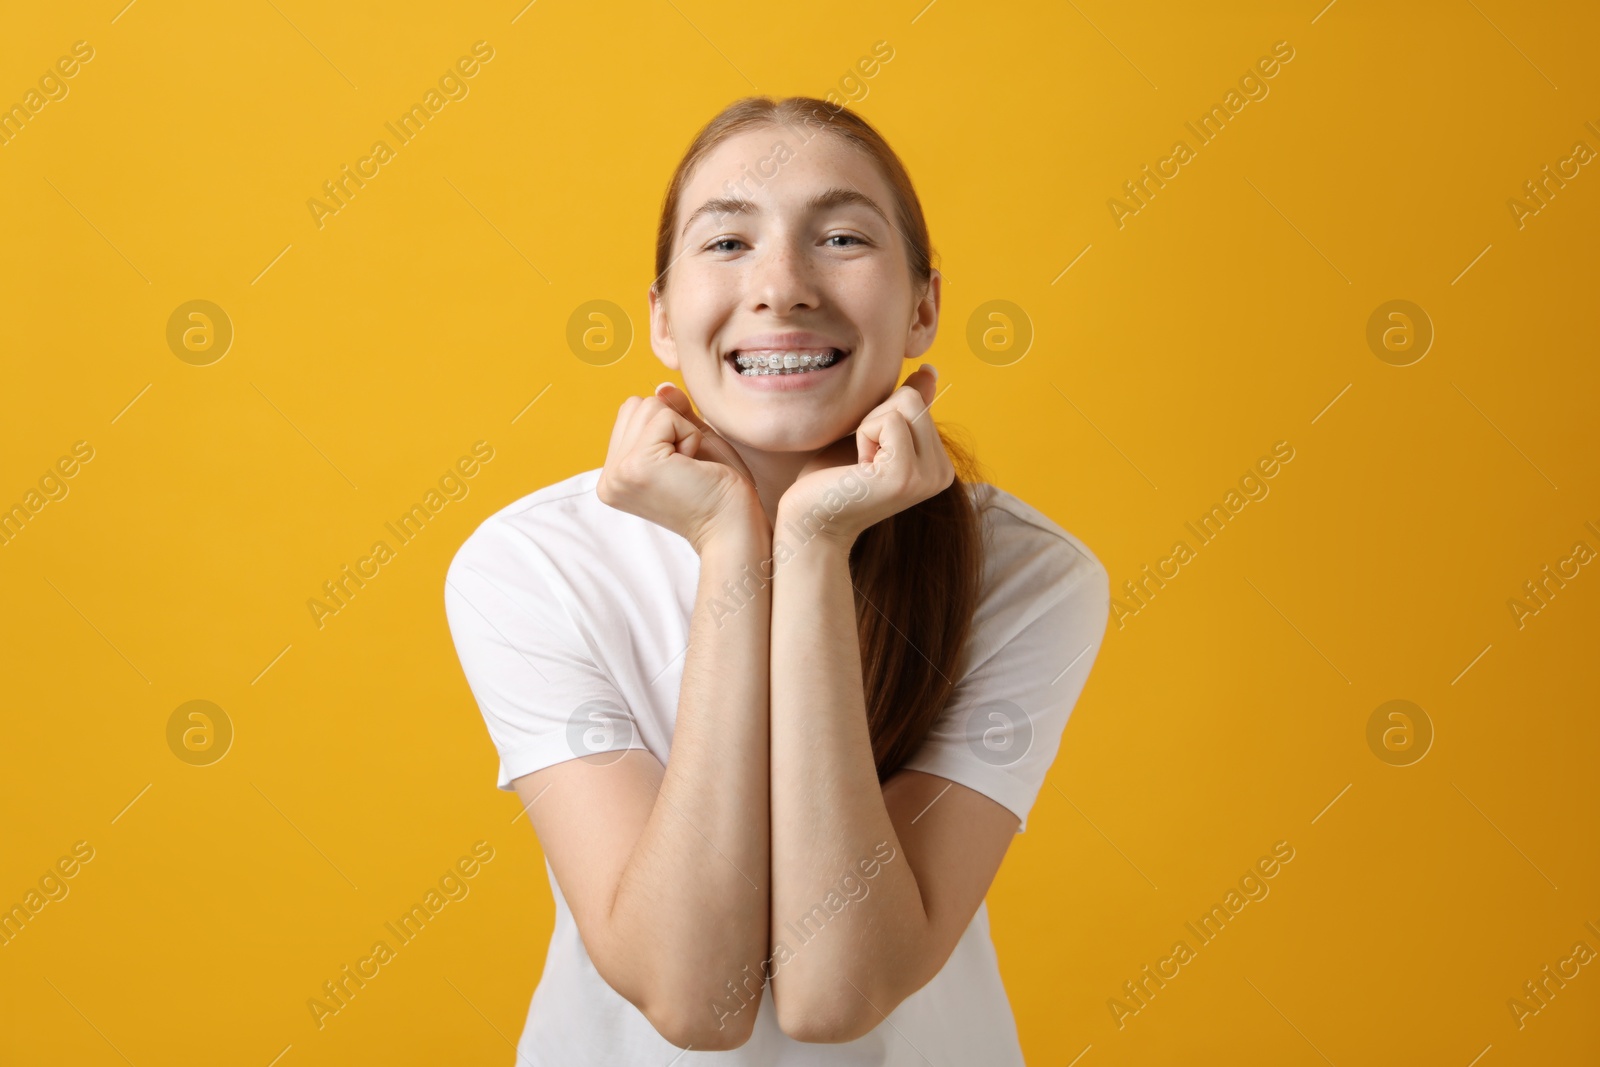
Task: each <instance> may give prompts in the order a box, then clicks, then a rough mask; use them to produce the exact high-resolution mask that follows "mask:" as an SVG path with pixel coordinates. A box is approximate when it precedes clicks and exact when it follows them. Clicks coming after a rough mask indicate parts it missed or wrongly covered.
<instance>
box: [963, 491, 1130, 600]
mask: <svg viewBox="0 0 1600 1067" xmlns="http://www.w3.org/2000/svg"><path fill="white" fill-rule="evenodd" d="M969 490H970V492H971V495H972V498H973V504H974V506H976V507H977V509H978V512H979V515H980V516H981V518H982V520H983V529H984V598H985V599H989V598H990V597H994V596H1003V597H1005V598H1006V599H1022V600H1040V599H1042V600H1045V601H1046V602H1055V601H1058V600H1061V599H1068V598H1070V599H1074V600H1077V601H1079V602H1081V603H1082V605H1083V607H1084V609H1085V610H1086V611H1091V612H1092V611H1101V612H1106V611H1109V610H1110V606H1111V581H1110V576H1109V575H1108V573H1107V571H1106V568H1105V565H1104V564H1102V563H1101V562H1100V559H1099V557H1097V556H1096V555H1095V554H1094V552H1093V551H1091V550H1090V548H1089V546H1088V545H1086V544H1084V542H1083V541H1082V540H1081V539H1080V538H1079V537H1077V536H1076V535H1075V534H1073V533H1071V532H1070V531H1068V530H1066V529H1065V528H1064V527H1062V526H1061V525H1060V524H1059V523H1057V522H1056V521H1055V520H1053V519H1051V518H1050V517H1049V516H1047V515H1045V514H1044V513H1043V512H1041V511H1039V510H1038V509H1037V508H1035V507H1033V506H1032V505H1030V504H1028V503H1026V502H1025V501H1023V500H1021V499H1019V498H1018V497H1016V496H1015V495H1013V494H1012V493H1009V492H1007V491H1006V490H1004V489H1001V488H999V487H998V486H995V485H991V484H989V483H987V482H978V483H974V484H972V485H971V486H969Z"/></svg>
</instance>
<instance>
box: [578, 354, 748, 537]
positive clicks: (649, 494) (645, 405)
mask: <svg viewBox="0 0 1600 1067" xmlns="http://www.w3.org/2000/svg"><path fill="white" fill-rule="evenodd" d="M595 492H596V493H597V495H598V496H599V497H600V501H601V503H604V504H607V505H609V506H611V507H614V508H617V509H618V510H620V511H626V512H628V513H630V514H633V515H638V516H639V517H640V518H643V519H648V520H650V521H651V522H653V523H655V524H656V525H657V526H662V527H665V528H666V529H668V530H671V531H673V532H674V533H676V534H678V535H680V536H682V537H683V538H684V539H685V540H687V541H688V542H689V544H690V545H691V546H692V547H693V548H694V550H695V552H696V553H697V554H699V553H702V552H703V550H704V549H705V546H706V544H707V543H708V542H709V541H710V540H711V538H712V537H713V536H716V535H719V534H722V533H725V532H730V533H731V532H735V531H738V530H741V529H751V528H758V529H767V527H768V524H767V519H766V514H765V512H763V511H762V509H761V500H760V498H759V496H757V494H756V487H755V480H754V478H752V477H751V475H750V471H749V468H747V467H746V466H745V465H744V461H743V460H742V459H740V458H739V453H738V452H736V451H735V450H734V448H733V446H732V445H730V444H729V443H728V442H727V441H726V440H725V439H723V438H722V437H721V436H720V435H719V434H717V432H716V431H714V430H713V429H711V427H710V426H708V425H707V424H706V423H705V422H704V420H702V419H701V418H700V417H699V416H698V415H696V414H695V413H694V407H693V405H691V404H690V402H689V398H688V396H687V395H686V394H685V393H684V392H683V390H681V389H679V388H678V387H677V386H675V385H672V384H671V383H666V382H664V383H662V384H661V385H659V386H657V387H656V392H655V395H653V396H630V397H629V398H628V399H626V400H624V401H623V402H622V407H621V408H620V409H619V410H618V411H617V422H616V425H615V426H613V427H612V430H611V444H610V446H609V448H608V449H607V451H606V463H605V468H604V469H603V470H602V471H601V472H600V480H599V482H598V484H597V485H596V487H595Z"/></svg>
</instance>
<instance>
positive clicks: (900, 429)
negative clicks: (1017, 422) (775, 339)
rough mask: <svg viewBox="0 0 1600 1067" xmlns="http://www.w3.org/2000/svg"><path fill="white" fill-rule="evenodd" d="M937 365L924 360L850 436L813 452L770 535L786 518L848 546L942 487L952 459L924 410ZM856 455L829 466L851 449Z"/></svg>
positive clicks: (951, 476) (949, 478)
mask: <svg viewBox="0 0 1600 1067" xmlns="http://www.w3.org/2000/svg"><path fill="white" fill-rule="evenodd" d="M937 377H938V372H936V371H935V370H933V368H931V367H930V366H928V364H926V363H924V364H923V365H922V366H921V367H919V368H918V369H917V370H916V371H915V372H914V373H912V374H911V376H910V377H908V378H907V379H906V380H905V383H904V384H903V385H901V386H900V388H898V389H896V390H895V391H894V392H893V393H891V394H890V395H889V398H888V399H887V400H885V401H884V402H883V403H881V404H879V405H878V406H877V407H875V408H873V409H872V410H871V411H869V412H867V415H866V417H865V418H864V419H862V420H861V425H860V426H859V427H857V429H856V432H855V437H854V439H853V440H852V439H851V438H849V437H845V438H841V439H840V440H839V441H837V442H835V443H834V444H833V445H830V446H829V447H828V448H825V449H823V450H822V451H821V452H818V453H817V454H816V455H815V456H814V457H812V459H811V461H810V462H808V463H807V464H806V465H805V467H804V468H802V469H801V472H800V476H799V477H798V478H796V479H795V481H794V484H793V485H791V486H790V487H789V489H788V491H787V492H785V493H784V494H783V498H782V499H781V500H780V501H779V502H778V515H777V524H776V528H775V530H774V536H775V537H776V538H778V539H782V538H783V536H784V531H786V530H788V529H789V523H790V522H791V521H792V522H793V523H795V524H798V525H800V526H803V527H804V528H805V529H807V530H808V531H810V532H811V533H812V534H813V535H816V536H825V537H828V538H830V539H832V540H834V541H836V542H838V543H839V544H840V545H841V546H843V547H846V548H848V547H849V546H850V545H851V544H853V543H854V542H855V539H856V538H857V537H859V536H860V535H861V532H862V531H863V530H866V529H867V528H868V527H870V526H872V525H874V524H876V523H879V522H882V521H883V520H884V519H887V518H888V517H889V516H891V515H895V514H898V513H899V512H901V511H904V510H905V509H906V508H909V507H911V506H912V505H914V504H919V503H921V502H922V501H924V500H927V499H928V498H929V497H932V496H935V495H937V494H939V493H941V492H943V491H944V490H945V489H946V488H947V487H949V485H950V483H951V482H953V481H955V476H956V475H955V467H954V465H953V464H952V463H951V462H950V455H949V453H948V452H946V451H945V447H944V441H943V440H942V439H940V437H939V430H938V428H937V427H936V426H934V424H933V417H932V416H931V415H929V414H928V413H927V411H928V405H929V404H931V403H932V402H933V398H934V384H935V382H936V380H937ZM852 450H853V451H854V452H855V453H856V460H857V461H856V462H855V463H849V462H845V463H844V464H843V465H840V466H835V465H834V464H838V463H839V462H840V460H841V459H844V458H845V457H847V456H848V455H849V453H850V452H851V451H852Z"/></svg>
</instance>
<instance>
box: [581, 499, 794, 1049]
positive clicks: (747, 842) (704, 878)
mask: <svg viewBox="0 0 1600 1067" xmlns="http://www.w3.org/2000/svg"><path fill="white" fill-rule="evenodd" d="M769 546H770V534H769V533H767V532H766V531H765V527H764V524H763V526H762V527H761V528H759V529H758V528H755V527H754V526H752V527H751V528H748V529H741V530H740V531H739V532H738V533H737V534H734V535H731V536H729V537H726V538H722V539H719V540H713V541H711V542H709V543H708V544H707V545H706V546H705V547H704V549H703V550H702V553H701V559H700V579H699V585H698V588H697V591H696V595H695V605H694V610H693V615H692V619H691V622H690V628H689V647H688V650H687V652H686V653H685V654H684V665H683V681H682V685H681V688H680V691H679V699H678V715H677V722H676V725H675V727H674V731H673V738H672V752H671V757H670V759H669V760H668V762H667V765H666V769H665V775H664V777H663V779H662V782H661V788H660V792H659V794H658V795H657V798H656V802H655V806H654V809H653V810H652V812H651V814H650V817H649V820H648V822H647V823H646V826H645V829H644V831H643V832H642V834H641V835H640V838H639V841H638V843H637V844H636V845H635V847H634V849H633V852H632V854H631V855H630V857H629V860H628V864H627V866H626V868H625V869H624V871H623V874H622V877H621V878H620V880H619V883H618V887H617V894H616V898H615V900H614V902H613V904H612V910H611V920H610V930H611V932H612V941H613V943H614V944H616V945H619V946H621V949H620V950H621V951H625V952H629V953H636V954H638V956H639V957H643V958H642V959H641V960H640V962H641V963H642V965H643V970H644V972H645V975H646V977H645V978H644V987H645V988H647V989H652V990H658V991H661V992H660V993H659V994H658V996H662V997H668V998H670V1000H671V1002H672V1005H671V1006H669V1007H666V1008H664V1009H663V1012H664V1014H667V1015H676V1016H679V1017H682V1016H684V1015H685V1014H686V1015H687V1017H688V1019H689V1022H688V1023H685V1024H684V1025H685V1026H688V1027H691V1029H690V1031H689V1032H691V1033H692V1032H693V1030H694V1028H698V1027H700V1026H701V1025H710V1026H711V1027H712V1028H713V1029H719V1030H720V1029H722V1027H720V1026H718V1025H717V1015H716V1013H715V1012H714V1010H713V1009H712V1004H713V1002H717V1001H724V1000H729V999H730V998H731V996H732V994H730V992H729V990H728V988H727V984H728V983H729V982H730V981H731V982H733V983H735V985H736V986H741V987H742V986H743V984H744V983H745V980H746V978H747V977H748V975H752V974H753V975H755V976H756V978H755V981H754V982H753V983H751V984H750V991H749V993H748V994H746V995H759V991H760V974H761V961H762V960H763V959H765V958H766V955H767V932H768V926H769V923H768V894H769V885H768V863H769V851H768V797H769V783H768V764H767V760H768V743H769V735H768V706H767V693H768V684H769V677H768V673H767V659H768V653H769V648H770V640H769V638H770V614H771V599H770V587H768V586H765V583H759V582H751V581H749V578H750V577H751V576H752V575H758V574H759V570H758V567H759V564H760V562H761V561H762V560H763V559H765V558H766V557H767V555H768V554H769ZM727 582H732V583H733V586H734V587H735V588H736V589H737V588H739V587H740V586H741V583H743V586H744V588H743V592H742V594H741V595H742V597H743V600H742V603H741V602H738V601H735V600H734V599H732V598H730V596H729V594H728V592H727V590H726V588H725V586H724V583H727ZM758 585H759V586H761V587H759V588H758ZM747 966H748V968H749V970H748V972H746V971H745V968H746V967H747ZM731 1003H732V1007H733V1008H735V1009H736V1008H738V1006H739V1001H738V1000H732V1001H731ZM754 1015H755V1012H753V1011H752V1012H750V1013H749V1015H748V1016H747V1017H746V1018H744V1019H742V1020H741V1023H742V1024H743V1026H742V1027H741V1028H742V1029H744V1030H745V1032H748V1026H749V1024H750V1023H753V1021H754Z"/></svg>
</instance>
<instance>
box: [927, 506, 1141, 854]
mask: <svg viewBox="0 0 1600 1067" xmlns="http://www.w3.org/2000/svg"><path fill="white" fill-rule="evenodd" d="M1005 523H1006V526H1007V528H1006V529H1004V530H1002V531H1001V532H1000V534H999V535H998V536H997V538H996V541H997V544H996V546H995V548H994V549H992V550H991V552H992V554H993V555H994V556H996V557H997V558H996V559H995V560H994V561H993V562H992V563H986V568H987V574H986V578H985V591H984V595H983V597H982V599H981V601H980V603H979V607H978V611H977V613H976V614H975V616H974V620H973V633H972V636H971V637H970V638H969V639H968V640H969V644H968V651H967V654H966V655H965V656H964V657H963V660H964V662H965V663H967V664H969V666H968V668H967V670H966V673H965V674H963V676H962V677H961V678H960V679H959V680H958V681H957V683H956V686H955V689H954V691H953V692H952V694H951V699H950V702H949V704H948V705H947V706H946V707H945V709H944V710H943V711H942V712H941V713H940V715H939V718H938V719H937V720H936V721H935V723H934V726H933V729H932V730H931V731H930V732H929V734H928V737H927V740H926V741H925V742H924V743H923V745H922V746H921V747H920V748H919V749H918V750H917V752H916V753H915V755H913V756H912V758H911V759H910V760H908V761H907V762H906V763H905V764H904V767H905V769H909V770H917V771H924V772H926V773H928V774H936V775H939V776H940V777H942V778H948V779H950V780H951V781H953V782H959V783H960V784H961V785H964V786H967V787H968V788H969V789H974V790H976V791H978V792H980V793H982V794H984V795H985V796H987V797H989V798H990V799H991V800H994V801H995V802H997V803H999V804H1001V805H1004V806H1005V807H1006V808H1008V809H1010V810H1011V811H1012V812H1013V813H1014V814H1015V815H1016V816H1017V819H1018V821H1019V826H1018V827H1017V832H1018V833H1021V832H1023V831H1024V830H1026V829H1027V827H1028V812H1029V810H1030V809H1031V808H1032V807H1033V803H1034V800H1035V799H1036V798H1037V796H1038V794H1039V790H1040V788H1041V787H1042V786H1043V785H1044V779H1045V775H1046V774H1047V773H1048V772H1049V770H1050V766H1051V764H1052V763H1054V762H1055V757H1056V752H1057V750H1058V748H1059V747H1060V744H1061V736H1062V732H1063V731H1064V730H1065V729H1066V725H1067V718H1068V716H1070V715H1071V714H1072V709H1073V706H1074V705H1075V704H1076V703H1077V701H1078V695H1079V693H1081V692H1082V691H1083V686H1084V683H1085V682H1086V681H1087V680H1088V677H1089V669H1090V667H1091V666H1092V665H1093V664H1094V661H1095V657H1096V656H1097V655H1098V654H1099V651H1100V644H1101V641H1102V640H1103V639H1104V637H1105V631H1106V621H1107V618H1108V615H1109V612H1110V606H1111V584H1110V580H1109V578H1108V576H1107V573H1106V569H1105V567H1104V566H1103V565H1102V564H1101V563H1100V561H1099V560H1098V559H1096V558H1095V557H1094V555H1093V554H1092V553H1090V552H1089V551H1088V549H1087V548H1085V547H1083V546H1082V544H1081V543H1079V542H1077V541H1075V540H1069V539H1064V538H1062V537H1061V536H1060V535H1059V534H1056V533H1054V532H1052V531H1048V530H1045V529H1042V528H1040V527H1038V526H1034V525H1030V524H1027V523H1024V522H1022V521H1020V520H1017V519H1015V518H1007V519H1006V520H1005Z"/></svg>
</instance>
